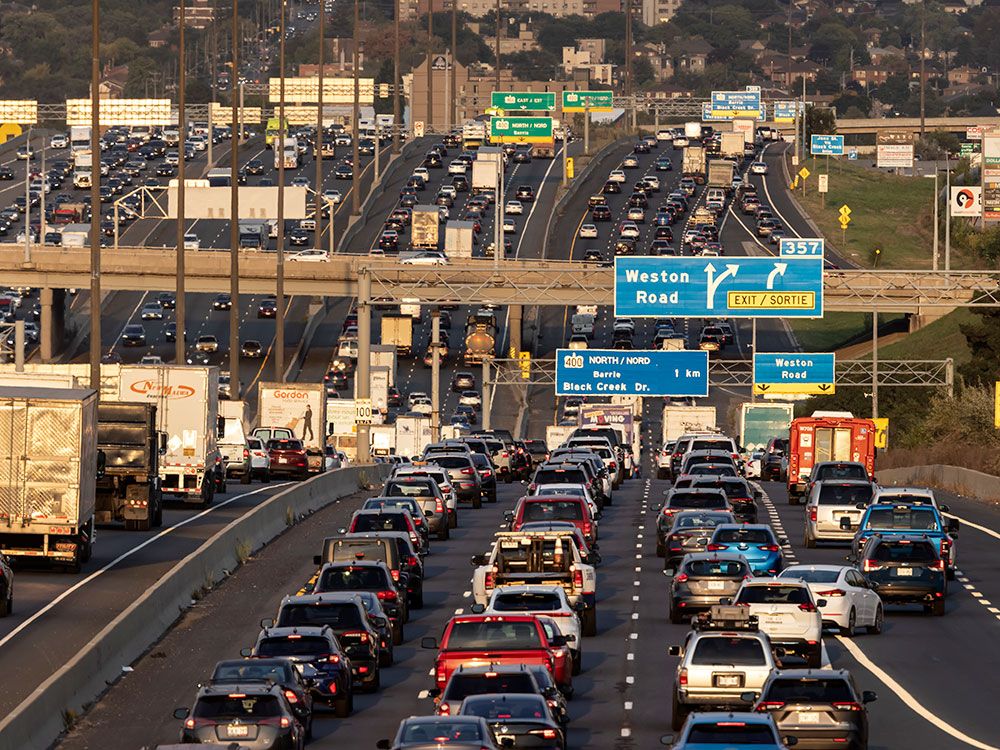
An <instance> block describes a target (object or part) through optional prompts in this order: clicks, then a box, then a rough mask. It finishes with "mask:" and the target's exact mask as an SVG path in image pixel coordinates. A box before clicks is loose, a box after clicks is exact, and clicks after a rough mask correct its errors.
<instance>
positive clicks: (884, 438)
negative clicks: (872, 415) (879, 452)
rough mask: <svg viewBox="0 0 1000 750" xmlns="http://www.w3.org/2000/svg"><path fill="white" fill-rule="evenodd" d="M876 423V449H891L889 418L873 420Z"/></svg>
mask: <svg viewBox="0 0 1000 750" xmlns="http://www.w3.org/2000/svg"><path fill="white" fill-rule="evenodd" d="M872 421H873V422H874V423H875V447H876V448H888V447H889V418H888V417H879V418H878V419H873V420H872Z"/></svg>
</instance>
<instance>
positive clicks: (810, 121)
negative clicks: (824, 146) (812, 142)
mask: <svg viewBox="0 0 1000 750" xmlns="http://www.w3.org/2000/svg"><path fill="white" fill-rule="evenodd" d="M836 132H837V120H836V117H835V116H834V113H833V110H832V109H830V108H829V107H814V106H812V105H810V106H808V107H806V143H809V138H810V136H812V135H813V133H816V134H820V135H830V134H833V133H836Z"/></svg>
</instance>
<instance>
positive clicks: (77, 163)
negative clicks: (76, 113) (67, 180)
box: [73, 128, 93, 190]
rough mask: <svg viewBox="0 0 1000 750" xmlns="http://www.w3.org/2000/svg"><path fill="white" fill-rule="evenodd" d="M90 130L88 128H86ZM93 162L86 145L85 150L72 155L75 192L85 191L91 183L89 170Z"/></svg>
mask: <svg viewBox="0 0 1000 750" xmlns="http://www.w3.org/2000/svg"><path fill="white" fill-rule="evenodd" d="M87 129H88V130H90V128H87ZM92 166H93V160H92V158H91V154H90V147H89V145H88V147H87V149H86V150H80V151H76V152H74V154H73V187H75V188H76V189H77V190H86V189H88V188H90V185H91V183H92V180H91V174H90V169H91V167H92Z"/></svg>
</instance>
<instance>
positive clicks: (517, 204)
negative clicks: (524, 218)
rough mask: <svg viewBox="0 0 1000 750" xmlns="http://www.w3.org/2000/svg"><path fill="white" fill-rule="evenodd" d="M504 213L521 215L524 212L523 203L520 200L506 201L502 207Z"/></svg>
mask: <svg viewBox="0 0 1000 750" xmlns="http://www.w3.org/2000/svg"><path fill="white" fill-rule="evenodd" d="M503 210H504V212H505V213H508V214H511V215H512V216H513V215H518V216H519V215H521V214H523V213H524V205H523V204H522V203H521V201H507V204H506V205H505V206H504V207H503Z"/></svg>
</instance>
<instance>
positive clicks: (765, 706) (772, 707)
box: [757, 701, 785, 713]
mask: <svg viewBox="0 0 1000 750" xmlns="http://www.w3.org/2000/svg"><path fill="white" fill-rule="evenodd" d="M784 706H785V702H784V701H763V702H761V703H759V704H758V705H757V710H758V711H760V712H762V713H763V712H764V711H776V710H777V709H779V708H784Z"/></svg>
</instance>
